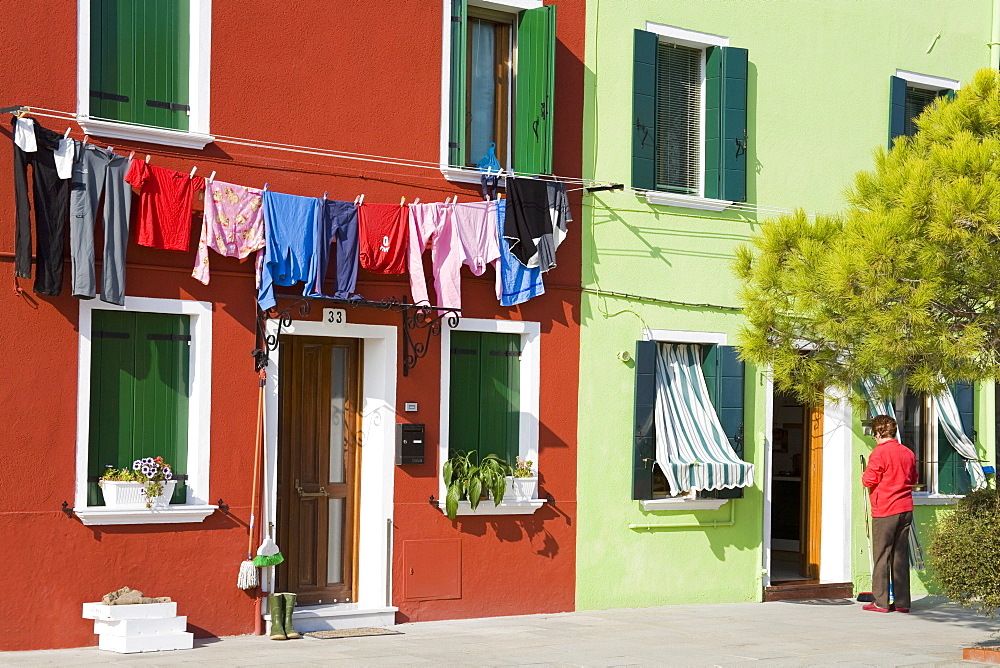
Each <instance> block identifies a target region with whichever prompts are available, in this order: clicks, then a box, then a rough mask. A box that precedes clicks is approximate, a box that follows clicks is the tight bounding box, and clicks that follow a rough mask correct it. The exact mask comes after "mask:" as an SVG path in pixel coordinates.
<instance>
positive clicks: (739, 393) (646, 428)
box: [632, 341, 745, 500]
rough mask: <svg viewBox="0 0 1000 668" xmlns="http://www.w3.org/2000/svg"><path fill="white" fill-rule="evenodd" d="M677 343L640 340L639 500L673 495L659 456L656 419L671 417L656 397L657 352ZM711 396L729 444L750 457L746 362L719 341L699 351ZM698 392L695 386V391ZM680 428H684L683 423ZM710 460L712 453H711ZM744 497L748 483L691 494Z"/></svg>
mask: <svg viewBox="0 0 1000 668" xmlns="http://www.w3.org/2000/svg"><path fill="white" fill-rule="evenodd" d="M670 345H675V344H671V343H661V342H659V341H639V342H637V343H636V366H635V370H636V390H635V413H634V419H635V423H634V430H633V436H634V439H633V475H632V482H633V485H632V490H633V494H632V498H633V499H638V500H647V499H657V498H667V497H668V496H670V492H671V490H670V485H669V483H668V481H667V476H666V475H665V474H664V472H663V469H662V467H661V463H660V462H658V461H657V455H656V437H657V434H656V430H657V426H656V423H657V421H658V420H663V419H667V418H666V417H665V416H663V415H660V414H659V411H660V410H661V405H660V404H659V402H658V401H657V397H656V356H657V348H658V347H659V346H670ZM698 354H699V356H700V360H701V371H702V374H703V376H704V380H705V385H706V389H707V391H708V398H709V399H710V401H711V405H712V407H713V408H714V410H715V414H716V415H717V417H718V420H719V423H720V424H721V427H722V431H723V432H724V433H725V437H726V439H727V440H728V444H729V447H730V448H731V449H732V452H733V453H735V455H736V457H737V458H739V459H740V460H742V459H743V456H744V448H743V440H744V439H743V431H744V415H743V408H744V376H745V365H744V363H743V362H741V361H740V360H739V357H738V355H737V353H736V349H735V348H733V347H732V346H726V345H719V344H703V345H701V346H700V350H699V351H698ZM691 392H692V393H695V392H696V391H695V390H692V391H691ZM677 429H678V431H679V432H682V431H684V428H683V426H680V425H678V426H677ZM706 459H707V458H706ZM695 496H697V498H717V499H730V498H742V497H743V488H742V487H733V488H730V489H719V490H705V491H699V492H698V493H697V495H695V494H694V493H691V494H688V495H687V497H688V498H695Z"/></svg>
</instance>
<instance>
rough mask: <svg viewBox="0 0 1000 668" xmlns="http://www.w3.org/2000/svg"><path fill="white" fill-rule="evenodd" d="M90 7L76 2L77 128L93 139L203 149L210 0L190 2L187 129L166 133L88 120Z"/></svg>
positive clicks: (206, 140) (207, 98)
mask: <svg viewBox="0 0 1000 668" xmlns="http://www.w3.org/2000/svg"><path fill="white" fill-rule="evenodd" d="M90 6H91V0H77V48H76V63H77V70H76V116H77V121H78V123H79V124H80V128H81V129H82V130H83V131H84V132H85V133H87V134H89V135H93V136H96V137H109V138H113V139H126V140H130V141H139V142H145V143H148V144H162V145H165V146H178V147H181V148H195V149H201V148H204V147H205V146H206V145H207V144H209V143H211V142H213V141H215V137H213V136H212V135H210V134H209V129H208V128H209V119H210V99H211V90H212V87H211V68H212V0H191V14H190V19H189V26H190V33H191V34H190V48H191V52H190V57H189V58H188V89H189V90H188V102H189V104H190V106H191V111H190V112H188V130H187V131H186V132H185V131H183V130H169V129H166V128H157V127H152V126H148V125H139V124H135V123H125V122H121V123H118V122H115V121H113V120H107V119H95V118H91V117H90Z"/></svg>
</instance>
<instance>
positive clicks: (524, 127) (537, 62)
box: [514, 5, 556, 174]
mask: <svg viewBox="0 0 1000 668" xmlns="http://www.w3.org/2000/svg"><path fill="white" fill-rule="evenodd" d="M555 63H556V8H555V5H549V6H547V7H539V8H538V9H529V10H526V11H523V12H521V13H520V14H519V15H518V18H517V73H516V75H515V78H516V84H515V93H514V95H515V97H514V171H517V172H521V173H524V174H551V173H552V120H553V114H552V103H553V97H554V86H555Z"/></svg>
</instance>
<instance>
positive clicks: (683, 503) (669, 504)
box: [640, 497, 729, 512]
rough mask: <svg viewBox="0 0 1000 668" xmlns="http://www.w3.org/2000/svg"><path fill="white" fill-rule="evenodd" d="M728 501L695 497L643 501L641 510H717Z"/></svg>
mask: <svg viewBox="0 0 1000 668" xmlns="http://www.w3.org/2000/svg"><path fill="white" fill-rule="evenodd" d="M727 501H729V499H700V498H696V497H674V498H671V499H643V500H642V501H640V503H642V509H643V510H645V511H659V510H677V511H681V512H684V511H688V510H718V509H719V508H721V507H722V506H724V505H726V502H727Z"/></svg>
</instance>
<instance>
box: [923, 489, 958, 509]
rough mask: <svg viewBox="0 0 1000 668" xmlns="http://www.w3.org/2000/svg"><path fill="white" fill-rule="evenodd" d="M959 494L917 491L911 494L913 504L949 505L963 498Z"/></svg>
mask: <svg viewBox="0 0 1000 668" xmlns="http://www.w3.org/2000/svg"><path fill="white" fill-rule="evenodd" d="M964 498H965V497H964V496H962V495H960V494H928V493H926V492H925V493H923V494H920V493H917V494H914V495H913V505H915V506H950V505H953V504H955V503H957V502H958V501H959V499H964Z"/></svg>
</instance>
